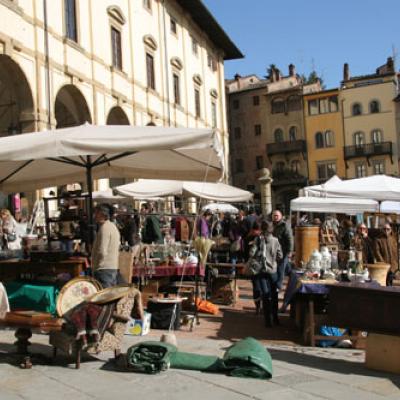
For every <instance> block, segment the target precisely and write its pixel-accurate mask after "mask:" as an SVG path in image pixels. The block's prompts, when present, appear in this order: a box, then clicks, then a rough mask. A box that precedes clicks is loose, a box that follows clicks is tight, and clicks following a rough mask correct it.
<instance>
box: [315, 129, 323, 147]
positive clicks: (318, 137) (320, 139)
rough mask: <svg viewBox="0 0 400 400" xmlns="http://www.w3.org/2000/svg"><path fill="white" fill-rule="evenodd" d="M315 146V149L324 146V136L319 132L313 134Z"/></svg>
mask: <svg viewBox="0 0 400 400" xmlns="http://www.w3.org/2000/svg"><path fill="white" fill-rule="evenodd" d="M315 147H316V148H317V149H322V148H323V147H324V137H323V136H322V133H321V132H317V133H316V134H315Z"/></svg>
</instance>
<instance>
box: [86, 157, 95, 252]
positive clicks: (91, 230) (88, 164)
mask: <svg viewBox="0 0 400 400" xmlns="http://www.w3.org/2000/svg"><path fill="white" fill-rule="evenodd" d="M86 160H87V162H86V184H87V191H88V213H89V215H88V221H89V244H90V246H92V244H93V240H94V221H93V180H92V157H91V156H87V157H86Z"/></svg>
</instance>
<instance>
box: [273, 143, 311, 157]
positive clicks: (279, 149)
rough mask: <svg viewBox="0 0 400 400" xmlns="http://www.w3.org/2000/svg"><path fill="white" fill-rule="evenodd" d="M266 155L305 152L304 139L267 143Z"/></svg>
mask: <svg viewBox="0 0 400 400" xmlns="http://www.w3.org/2000/svg"><path fill="white" fill-rule="evenodd" d="M266 147H267V155H268V156H271V155H273V154H284V153H305V152H306V151H307V145H306V141H305V140H293V141H287V142H279V143H268V144H267V146H266Z"/></svg>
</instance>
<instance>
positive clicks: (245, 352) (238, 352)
mask: <svg viewBox="0 0 400 400" xmlns="http://www.w3.org/2000/svg"><path fill="white" fill-rule="evenodd" d="M223 360H224V364H225V367H226V368H227V369H229V370H230V372H229V374H230V375H231V376H239V377H249V378H260V379H268V378H272V358H271V355H270V354H269V352H268V350H267V349H266V348H265V347H264V346H263V345H262V344H261V343H260V342H259V341H258V340H256V339H254V338H252V337H248V338H246V339H243V340H241V341H239V342H237V343H235V344H234V345H232V346H231V347H230V348H229V349H228V350H227V351H226V352H225V354H224V357H223Z"/></svg>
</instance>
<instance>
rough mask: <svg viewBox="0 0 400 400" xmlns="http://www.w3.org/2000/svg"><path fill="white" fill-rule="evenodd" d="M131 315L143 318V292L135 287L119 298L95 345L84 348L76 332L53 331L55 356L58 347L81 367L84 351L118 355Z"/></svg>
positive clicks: (51, 339) (51, 341) (52, 343)
mask: <svg viewBox="0 0 400 400" xmlns="http://www.w3.org/2000/svg"><path fill="white" fill-rule="evenodd" d="M131 315H134V316H135V318H140V319H142V318H143V306H142V300H141V294H140V292H139V290H137V289H135V288H133V287H132V288H131V289H130V290H129V293H128V294H127V295H125V296H124V297H122V298H120V299H119V300H118V302H117V304H116V307H115V311H114V313H113V314H112V317H111V320H110V322H109V324H108V327H107V329H106V330H105V332H104V333H103V335H102V337H101V338H100V341H99V342H98V343H97V344H96V345H95V346H94V347H88V348H86V349H85V350H83V349H82V343H81V341H77V340H76V335H75V333H70V332H68V331H67V330H62V331H60V332H52V333H51V334H50V340H49V342H50V345H52V346H53V356H54V357H56V355H57V349H59V350H62V351H63V352H65V353H67V354H68V355H70V356H74V357H75V368H76V369H79V367H80V362H81V355H82V351H86V352H87V353H89V354H98V353H100V352H102V351H114V356H115V357H118V356H119V354H120V352H121V347H122V340H123V337H124V334H125V329H126V323H127V322H128V320H129V318H130V316H131Z"/></svg>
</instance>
